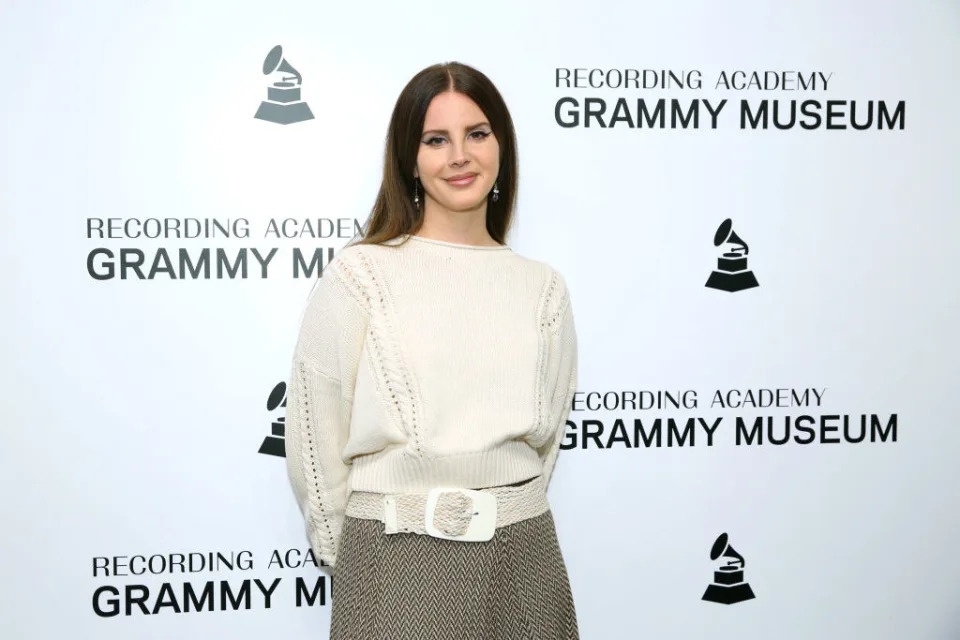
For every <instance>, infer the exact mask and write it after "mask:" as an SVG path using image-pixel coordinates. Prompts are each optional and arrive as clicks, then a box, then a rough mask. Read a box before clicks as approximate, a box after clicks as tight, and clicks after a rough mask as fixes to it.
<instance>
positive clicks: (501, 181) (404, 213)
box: [349, 62, 517, 244]
mask: <svg viewBox="0 0 960 640" xmlns="http://www.w3.org/2000/svg"><path fill="white" fill-rule="evenodd" d="M445 91H456V92H458V93H462V94H463V95H465V96H467V97H468V98H470V99H471V100H473V101H474V102H475V103H476V104H477V106H478V107H480V110H481V111H483V113H484V115H485V116H486V117H487V120H488V121H489V122H490V128H491V129H492V130H493V134H494V135H495V136H496V138H497V142H498V144H499V145H500V173H499V174H498V175H497V190H498V191H499V194H498V195H499V197H498V199H497V201H496V202H494V201H493V199H492V198H491V197H490V195H489V194H488V195H487V232H488V233H489V234H490V236H491V237H492V238H493V239H494V240H496V241H497V242H499V243H500V244H505V240H506V236H507V232H508V231H509V230H510V224H511V221H512V218H513V208H514V205H515V202H516V197H517V138H516V132H515V131H514V129H513V119H512V118H511V117H510V112H509V111H508V110H507V105H506V103H504V101H503V97H502V96H501V95H500V92H499V91H497V88H496V87H495V86H494V85H493V83H492V82H491V81H490V79H489V78H488V77H487V76H485V75H484V74H483V73H481V72H480V71H478V70H476V69H474V68H473V67H471V66H468V65H465V64H461V63H459V62H446V63H442V64H435V65H432V66H429V67H427V68H426V69H424V70H422V71H420V72H419V73H417V75H415V76H413V78H411V80H410V81H409V82H408V83H407V86H405V87H404V88H403V91H401V92H400V97H398V98H397V102H396V104H395V105H394V107H393V114H392V115H391V117H390V125H389V128H388V130H387V145H386V150H385V152H384V157H383V182H382V183H381V185H380V192H379V193H378V194H377V200H376V202H375V203H374V205H373V209H372V211H371V212H370V216H369V217H368V218H367V220H366V223H365V224H364V225H363V228H362V231H361V233H362V236H361V239H359V240H356V239H355V240H356V241H353V240H352V241H351V242H350V243H349V244H379V243H381V242H383V241H384V240H390V239H392V238H395V237H396V236H399V235H401V234H405V233H406V234H413V233H416V232H417V231H418V230H419V229H420V227H421V226H422V225H423V201H424V198H425V195H424V191H423V184H422V183H420V184H418V185H417V189H418V190H419V193H420V207H419V208H415V207H414V205H413V190H414V181H415V180H417V181H418V182H419V180H418V179H417V178H414V177H413V170H414V168H415V167H416V164H417V153H418V151H419V148H420V137H421V135H422V134H423V121H424V120H425V119H426V115H427V107H429V106H430V102H431V101H432V100H433V98H434V97H435V96H436V95H437V94H439V93H443V92H445Z"/></svg>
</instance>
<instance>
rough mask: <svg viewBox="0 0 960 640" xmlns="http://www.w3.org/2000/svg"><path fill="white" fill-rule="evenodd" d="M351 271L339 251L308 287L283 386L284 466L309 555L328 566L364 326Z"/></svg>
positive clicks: (339, 513)
mask: <svg viewBox="0 0 960 640" xmlns="http://www.w3.org/2000/svg"><path fill="white" fill-rule="evenodd" d="M350 273H351V272H350V269H349V268H348V267H347V265H346V263H345V262H344V261H343V260H342V259H341V258H340V256H339V255H338V256H337V257H336V258H334V259H333V260H332V261H331V262H330V263H329V264H328V265H327V266H326V267H325V268H324V270H323V273H322V275H321V277H320V279H319V280H318V281H317V282H316V284H315V285H314V288H313V290H312V291H311V292H310V295H309V297H308V300H307V304H306V308H305V310H304V312H303V316H302V319H301V327H300V333H299V337H298V340H297V346H296V349H295V352H294V356H293V364H292V368H291V372H290V378H289V382H288V384H287V407H286V418H285V422H286V435H285V441H286V459H287V471H288V474H289V477H290V481H291V484H292V485H293V491H294V495H295V496H296V499H297V503H298V504H299V506H300V510H301V511H302V512H303V516H304V519H305V523H306V530H307V538H308V539H309V541H310V545H311V547H312V548H313V551H314V554H315V555H316V556H317V557H318V558H319V559H320V560H322V561H323V562H325V563H326V564H327V565H329V566H331V567H333V566H335V563H336V556H337V549H338V546H339V542H340V533H341V531H342V528H343V521H344V516H345V511H346V505H347V498H348V490H347V488H348V484H347V480H348V475H349V470H350V467H349V465H348V464H347V463H345V462H344V461H343V459H342V456H341V453H342V451H343V448H344V446H345V445H346V442H347V438H348V436H349V428H350V416H351V412H352V406H353V391H354V387H355V384H356V376H357V368H358V366H359V362H360V356H361V351H362V348H363V341H364V335H365V333H366V327H367V313H366V310H365V306H364V305H363V304H362V303H361V300H362V297H361V296H360V295H359V294H358V291H357V290H356V289H355V288H353V287H352V286H351V282H353V279H352V278H351V277H350Z"/></svg>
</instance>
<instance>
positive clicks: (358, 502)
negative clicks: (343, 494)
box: [346, 476, 550, 542]
mask: <svg viewBox="0 0 960 640" xmlns="http://www.w3.org/2000/svg"><path fill="white" fill-rule="evenodd" d="M549 508H550V505H549V503H548V502H547V494H546V492H545V491H544V488H543V476H537V477H536V478H534V479H532V480H530V481H529V482H526V483H525V484H522V485H519V486H511V485H506V486H501V487H490V488H485V489H464V488H460V487H436V488H433V489H431V490H430V491H427V492H423V493H395V494H394V493H377V492H370V491H353V492H351V494H350V498H349V500H348V501H347V509H346V515H348V516H351V517H354V518H364V519H366V520H380V521H381V522H383V523H384V532H385V533H419V534H427V535H431V536H433V537H435V538H443V539H446V540H457V541H460V542H483V541H486V540H490V539H491V538H493V535H494V533H495V532H496V529H498V528H500V527H505V526H507V525H508V524H513V523H514V522H519V521H521V520H526V519H527V518H533V517H536V516H538V515H540V514H542V513H544V512H545V511H547V510H548V509H549Z"/></svg>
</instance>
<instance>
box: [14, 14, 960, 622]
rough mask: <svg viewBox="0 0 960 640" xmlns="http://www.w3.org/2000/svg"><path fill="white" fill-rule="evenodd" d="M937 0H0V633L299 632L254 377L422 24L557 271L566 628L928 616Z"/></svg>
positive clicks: (937, 599)
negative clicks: (576, 362) (470, 100)
mask: <svg viewBox="0 0 960 640" xmlns="http://www.w3.org/2000/svg"><path fill="white" fill-rule="evenodd" d="M958 36H960V7H958V5H957V3H956V2H948V1H946V0H943V1H940V2H936V1H932V0H931V1H928V2H918V3H897V4H894V3H879V4H878V3H876V2H868V1H866V0H860V1H856V2H841V3H836V2H828V1H826V0H817V1H809V0H808V1H806V2H793V3H770V2H763V1H755V2H729V3H717V2H710V1H708V0H701V1H699V2H698V1H693V0H685V1H682V2H673V3H660V2H599V3H592V4H583V3H579V2H569V1H563V2H554V3H544V4H540V3H537V4H535V3H514V2H510V3H508V2H500V1H490V2H486V3H481V4H465V5H455V4H450V3H440V2H404V3H393V2H378V3H369V2H356V3H346V2H272V3H262V2H261V3H236V2H186V1H182V2H165V3H141V4H136V3H129V2H119V1H110V2H107V1H99V2H77V1H71V2H51V1H44V2H6V3H3V4H2V5H0V59H3V60H4V61H5V69H6V72H7V73H6V78H5V81H4V87H3V89H2V97H3V99H2V103H0V104H2V107H0V108H2V110H3V118H2V119H0V212H2V234H0V238H2V239H0V247H2V252H3V270H4V277H3V278H2V286H3V300H4V301H5V303H6V305H5V308H6V309H7V312H6V313H5V314H4V320H3V332H2V334H3V344H4V349H3V387H4V394H3V415H4V443H3V447H2V449H0V450H2V471H3V482H2V499H3V504H4V507H5V508H4V512H5V514H6V516H5V518H4V522H5V526H4V527H3V533H2V534H0V535H2V540H3V542H4V544H5V547H6V548H7V550H8V551H7V553H6V555H5V559H4V563H3V564H4V574H5V577H6V579H5V580H4V581H3V585H2V586H0V600H2V602H3V616H2V617H0V636H2V637H3V638H5V639H6V638H96V639H98V640H99V639H104V638H106V639H118V640H119V639H124V640H126V639H128V638H164V639H166V638H237V639H255V638H266V637H271V638H273V637H283V638H319V637H326V635H325V634H326V632H327V625H328V624H329V613H330V605H331V601H332V584H331V580H330V577H329V575H328V573H327V572H325V571H323V570H321V569H318V568H317V567H316V566H315V564H314V560H313V557H312V554H310V553H309V552H308V545H307V542H306V539H305V536H304V531H303V524H302V519H301V516H300V513H299V511H298V509H297V507H296V504H295V502H294V499H293V495H292V492H291V490H290V488H289V485H288V482H287V477H286V470H285V466H284V460H283V459H282V458H281V457H280V456H281V455H282V452H283V440H282V435H283V423H282V417H283V415H284V399H285V377H286V375H287V373H288V370H289V362H290V357H291V355H292V351H293V347H294V342H295V339H296V334H297V329H298V323H299V320H300V313H301V311H302V308H303V304H304V303H305V300H306V296H307V294H308V292H309V290H310V288H311V280H312V278H315V277H316V275H317V271H316V266H317V264H319V263H315V262H312V261H314V260H315V259H316V260H319V261H321V262H323V263H325V262H326V261H327V260H328V259H329V258H330V257H331V256H332V255H334V253H335V252H336V251H337V250H339V249H340V248H341V247H342V246H343V245H344V244H345V243H346V241H347V240H348V239H349V238H350V237H351V236H353V234H354V233H355V231H356V230H357V227H358V225H360V224H362V223H363V222H364V221H365V219H366V216H367V213H368V212H369V210H370V207H371V205H372V204H373V197H374V195H375V193H376V189H377V187H378V185H379V178H380V169H381V165H380V163H381V161H382V151H383V142H384V136H385V133H386V127H387V121H388V118H389V114H390V111H391V109H392V107H393V103H394V100H395V99H396V96H397V94H398V93H399V91H400V89H401V88H402V87H403V85H404V84H405V83H406V82H407V80H408V79H409V78H410V77H411V76H412V75H413V74H414V73H416V72H417V71H419V70H420V69H422V68H423V67H425V66H428V65H430V64H433V63H435V62H442V61H447V60H457V61H461V62H465V63H467V64H470V65H473V66H475V67H477V68H478V69H480V70H481V71H483V72H484V73H486V74H487V75H488V76H489V77H490V78H491V79H492V80H493V81H494V83H495V84H497V86H498V87H499V88H500V90H501V91H502V93H503V95H504V97H505V99H506V101H507V104H508V106H509V107H510V109H511V111H512V114H513V117H514V119H515V124H516V128H517V133H518V136H519V149H520V159H521V164H520V169H521V171H520V176H521V181H520V184H521V188H520V193H519V199H518V209H517V218H516V226H515V227H514V229H513V232H512V234H511V236H510V237H509V238H508V243H509V244H510V245H511V246H512V247H513V248H514V250H515V251H517V252H518V253H522V254H525V255H528V256H530V257H533V258H536V259H541V260H545V261H547V262H549V263H550V264H552V265H554V266H555V267H556V268H558V269H559V270H560V271H561V272H562V273H564V275H565V277H566V279H567V281H568V282H569V286H570V289H571V295H572V297H573V300H574V305H575V309H576V317H577V323H578V332H579V336H580V341H579V345H580V362H581V365H580V380H579V382H580V384H579V391H578V393H577V395H576V399H575V402H574V405H573V407H572V411H571V414H570V420H569V423H568V425H567V434H568V435H567V439H566V442H565V444H564V451H562V452H561V454H560V459H559V462H558V466H557V473H556V475H555V479H554V481H553V483H552V485H551V489H550V500H551V503H552V505H553V509H554V513H555V518H556V521H557V527H558V535H559V538H560V542H561V547H562V551H563V553H564V557H565V559H566V561H567V564H568V569H569V573H570V579H571V584H572V588H573V592H574V598H575V601H576V605H577V612H578V617H579V621H580V626H581V633H582V636H583V637H584V638H586V639H589V640H596V639H632V638H697V639H699V638H708V637H709V638H731V639H733V638H736V639H738V640H745V639H757V640H768V639H770V638H778V639H792V638H797V639H799V638H803V639H807V638H817V639H821V638H831V639H832V638H837V639H844V640H846V639H849V638H870V639H877V638H896V639H901V638H931V639H932V638H937V639H945V640H946V639H949V638H957V637H960V605H958V598H960V556H958V554H957V553H956V549H957V539H958V536H960V482H958V480H960V472H958V469H960V466H958V463H957V456H958V454H960V446H958V445H960V432H958V428H957V420H956V404H955V402H956V397H957V390H956V386H957V385H958V383H960V375H958V373H960V366H958V361H960V348H958V343H960V340H958V338H957V327H958V326H960V313H958V311H960V303H958V285H957V282H956V280H955V277H956V274H957V273H958V268H960V257H958V251H960V216H958V204H960V188H958V184H960V180H958V175H960V162H958V157H960V156H958V148H960V125H958V124H957V123H958V119H957V113H956V106H957V99H958V97H960V96H958V91H957V88H956V87H957V81H956V78H955V77H954V76H955V74H954V71H955V68H956V65H957V62H958V60H960V44H958V42H960V38H958ZM278 46H279V49H278V48H277V47H278ZM289 68H292V69H294V70H295V71H294V72H291V71H289ZM294 73H295V75H296V76H297V80H296V81H295V82H299V89H300V95H299V102H298V104H297V105H296V106H295V107H293V108H287V109H278V106H277V105H278V103H277V101H276V99H277V98H278V97H279V96H280V94H281V93H282V92H280V93H278V90H277V89H276V87H275V85H274V83H275V82H282V81H283V79H284V78H290V77H292V76H293V75H294Z"/></svg>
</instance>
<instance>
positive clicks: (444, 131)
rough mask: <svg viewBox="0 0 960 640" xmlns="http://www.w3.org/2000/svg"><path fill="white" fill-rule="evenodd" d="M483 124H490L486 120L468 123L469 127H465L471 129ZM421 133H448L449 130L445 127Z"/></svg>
mask: <svg viewBox="0 0 960 640" xmlns="http://www.w3.org/2000/svg"><path fill="white" fill-rule="evenodd" d="M484 125H486V126H490V123H489V122H486V121H484V122H478V123H477V124H474V125H470V126H469V127H467V131H470V130H471V129H476V128H477V127H482V126H484ZM423 133H424V135H426V134H428V133H449V132H448V131H447V130H446V129H430V130H429V131H424V132H423Z"/></svg>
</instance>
